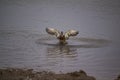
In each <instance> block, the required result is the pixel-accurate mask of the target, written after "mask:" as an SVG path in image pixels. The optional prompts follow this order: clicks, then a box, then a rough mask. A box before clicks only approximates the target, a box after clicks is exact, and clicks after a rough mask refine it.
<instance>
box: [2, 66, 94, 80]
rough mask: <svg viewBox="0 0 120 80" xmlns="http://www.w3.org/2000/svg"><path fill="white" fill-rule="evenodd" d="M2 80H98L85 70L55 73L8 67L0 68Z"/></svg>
mask: <svg viewBox="0 0 120 80" xmlns="http://www.w3.org/2000/svg"><path fill="white" fill-rule="evenodd" d="M0 80H96V79H95V78H94V77H93V76H88V75H87V74H86V72H84V71H83V70H80V71H75V72H70V73H66V74H64V73H60V74H55V73H54V72H48V71H41V72H36V71H34V70H33V69H19V68H7V69H0Z"/></svg>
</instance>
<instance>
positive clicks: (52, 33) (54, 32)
mask: <svg viewBox="0 0 120 80" xmlns="http://www.w3.org/2000/svg"><path fill="white" fill-rule="evenodd" d="M46 32H47V33H48V34H51V35H55V36H56V37H59V36H60V32H59V31H58V30H57V29H54V28H46Z"/></svg>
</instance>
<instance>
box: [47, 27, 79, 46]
mask: <svg viewBox="0 0 120 80" xmlns="http://www.w3.org/2000/svg"><path fill="white" fill-rule="evenodd" d="M46 32H47V33H48V34H50V35H54V36H56V38H57V39H58V40H59V43H60V44H66V43H67V41H66V40H68V39H69V37H71V36H76V35H77V34H79V31H76V30H73V29H71V30H68V31H67V32H65V33H64V32H63V31H59V30H57V29H54V28H46Z"/></svg>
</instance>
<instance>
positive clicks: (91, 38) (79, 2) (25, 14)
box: [0, 0, 120, 80]
mask: <svg viewBox="0 0 120 80" xmlns="http://www.w3.org/2000/svg"><path fill="white" fill-rule="evenodd" d="M0 12H1V13H0V68H5V67H20V68H33V69H35V70H50V71H54V72H56V73H59V72H64V73H66V72H71V71H76V70H77V71H78V70H80V69H82V70H85V71H86V72H87V73H88V75H92V76H95V77H96V78H97V80H113V79H114V78H115V77H116V76H117V75H118V74H120V62H119V61H120V58H119V57H120V54H119V53H120V49H119V47H120V37H119V30H120V29H119V26H120V15H119V14H120V3H119V0H114V1H109V0H103V1H100V0H96V1H95V0H89V1H88V0H87V1H85V0H75V1H72V0H60V1H58V0H56V1H55V0H51V1H49V0H40V1H38V0H36V1H33V0H30V1H24V0H22V1H17V0H16V1H14V0H11V1H7V0H1V1H0ZM46 27H53V28H56V29H58V30H62V31H64V32H65V31H67V30H69V29H76V30H78V31H79V35H77V36H76V37H73V38H70V39H69V40H68V44H66V45H60V44H59V43H58V40H57V39H56V38H55V37H53V36H50V35H48V34H47V33H46V32H45V28H46Z"/></svg>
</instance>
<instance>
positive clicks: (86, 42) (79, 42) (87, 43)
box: [37, 38, 109, 55]
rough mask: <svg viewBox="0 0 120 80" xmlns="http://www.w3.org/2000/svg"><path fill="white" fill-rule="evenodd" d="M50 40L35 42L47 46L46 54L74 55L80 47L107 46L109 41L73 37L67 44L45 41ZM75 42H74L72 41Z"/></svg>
mask: <svg viewBox="0 0 120 80" xmlns="http://www.w3.org/2000/svg"><path fill="white" fill-rule="evenodd" d="M47 41H50V40H47V39H46V41H45V39H44V40H42V39H39V40H38V41H37V44H43V45H46V46H47V50H46V51H47V53H48V55H75V54H77V49H80V48H100V47H104V46H107V45H108V43H109V41H108V40H105V39H93V38H73V39H71V40H70V41H71V43H72V44H71V43H69V42H68V44H60V43H55V42H54V41H53V40H51V41H53V42H47ZM73 41H74V42H76V43H75V44H74V42H73Z"/></svg>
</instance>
